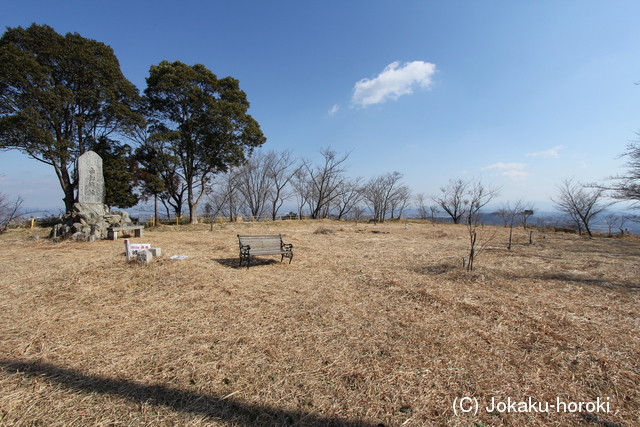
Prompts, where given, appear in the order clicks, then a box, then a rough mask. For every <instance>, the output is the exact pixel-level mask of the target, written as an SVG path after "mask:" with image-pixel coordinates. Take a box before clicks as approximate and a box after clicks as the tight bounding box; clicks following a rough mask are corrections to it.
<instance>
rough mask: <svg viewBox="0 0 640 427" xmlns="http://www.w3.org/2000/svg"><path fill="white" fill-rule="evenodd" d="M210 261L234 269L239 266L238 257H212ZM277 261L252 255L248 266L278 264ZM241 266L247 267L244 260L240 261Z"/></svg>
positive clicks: (278, 261)
mask: <svg viewBox="0 0 640 427" xmlns="http://www.w3.org/2000/svg"><path fill="white" fill-rule="evenodd" d="M212 261H215V262H217V263H218V264H220V265H222V266H224V267H229V268H235V269H238V268H240V259H239V258H237V257H236V258H216V259H213V260H212ZM279 263H280V260H275V259H265V258H253V257H252V258H251V263H250V265H249V266H250V267H258V266H261V265H271V264H279ZM242 268H247V263H246V262H243V263H242Z"/></svg>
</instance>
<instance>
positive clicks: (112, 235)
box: [107, 225, 144, 240]
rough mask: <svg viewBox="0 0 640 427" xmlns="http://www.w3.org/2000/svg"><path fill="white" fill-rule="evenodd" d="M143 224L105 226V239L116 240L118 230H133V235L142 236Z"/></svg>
mask: <svg viewBox="0 0 640 427" xmlns="http://www.w3.org/2000/svg"><path fill="white" fill-rule="evenodd" d="M143 229H144V225H127V226H123V227H109V228H107V239H109V240H118V232H119V231H133V233H134V236H135V237H142V230H143Z"/></svg>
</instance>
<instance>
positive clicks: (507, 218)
mask: <svg viewBox="0 0 640 427" xmlns="http://www.w3.org/2000/svg"><path fill="white" fill-rule="evenodd" d="M496 215H498V216H499V217H500V219H502V221H503V222H504V226H505V227H509V244H508V245H507V249H511V246H512V242H513V227H514V226H517V225H518V222H519V223H521V224H523V225H524V227H525V229H526V219H527V218H528V217H529V216H531V215H533V204H531V203H526V202H524V201H523V200H522V199H520V200H518V201H517V202H515V203H513V204H512V203H511V202H507V203H502V205H501V206H500V209H498V211H496Z"/></svg>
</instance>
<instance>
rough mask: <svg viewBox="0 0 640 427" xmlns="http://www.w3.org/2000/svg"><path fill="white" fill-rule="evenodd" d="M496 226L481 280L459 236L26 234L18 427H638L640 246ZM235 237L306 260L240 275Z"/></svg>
mask: <svg viewBox="0 0 640 427" xmlns="http://www.w3.org/2000/svg"><path fill="white" fill-rule="evenodd" d="M322 228H330V229H333V233H319V232H318V231H319V230H321V229H322ZM484 231H485V233H491V234H493V233H495V237H494V238H493V240H492V241H491V242H490V244H489V245H488V246H487V248H486V250H485V251H484V252H483V253H481V254H480V255H479V257H478V258H477V260H476V264H475V267H476V268H475V271H473V272H466V271H465V270H463V269H462V268H461V264H462V258H463V257H464V256H466V253H467V251H468V238H467V231H466V229H465V228H464V226H455V225H431V224H426V223H420V222H408V223H404V222H399V223H395V222H394V223H387V224H378V225H373V224H358V225H355V224H353V223H338V222H331V221H279V222H277V223H275V222H274V223H235V224H223V225H216V227H215V229H214V230H213V231H209V227H208V226H207V225H198V226H180V227H175V226H166V227H163V228H162V229H157V230H148V231H146V233H145V236H144V237H143V238H141V239H132V241H133V242H134V243H135V242H137V243H152V245H153V246H155V247H161V248H162V251H163V256H162V257H160V258H157V259H154V261H153V262H152V264H150V265H149V266H139V265H137V264H135V263H131V264H127V263H126V262H125V257H124V245H123V241H122V240H121V239H119V240H118V241H116V242H113V241H100V242H95V243H78V242H62V243H58V244H54V243H52V242H51V241H49V240H48V239H29V236H30V235H32V234H34V233H33V232H32V231H31V230H11V231H9V232H8V233H5V234H3V235H0V263H1V264H0V265H1V273H0V425H2V426H89V425H91V426H93V425H95V426H243V427H244V426H352V427H355V426H364V427H375V426H380V425H383V426H386V427H390V426H469V427H476V426H477V427H481V426H581V425H587V426H633V425H640V241H639V240H638V239H637V238H634V237H625V238H605V237H598V238H594V239H587V238H581V237H578V236H576V235H566V234H559V233H541V232H536V233H535V234H534V243H533V244H532V245H530V244H528V243H529V242H528V235H527V234H526V233H525V231H523V230H522V229H520V230H517V232H516V237H515V243H516V244H515V246H514V248H513V249H512V250H510V251H509V250H507V249H506V243H507V230H506V229H502V228H489V227H488V228H487V229H485V230H484ZM47 232H48V230H38V231H37V233H39V234H40V235H43V236H44V235H46V234H47ZM237 234H283V236H284V240H285V242H287V243H293V244H294V253H295V256H294V258H293V262H292V263H291V264H290V265H289V264H287V263H286V261H285V263H280V262H279V257H276V256H272V257H262V258H260V259H259V260H257V262H254V263H253V264H252V266H251V268H249V269H247V268H237V266H238V259H237V255H238V246H237V238H236V235H237ZM172 255H186V256H187V258H186V259H184V260H170V259H169V257H170V256H172ZM492 399H494V401H495V402H504V404H503V405H502V406H500V407H498V408H497V409H495V410H493V411H491V410H490V408H489V407H490V406H491V402H492ZM509 399H511V402H512V403H513V402H520V401H526V402H529V401H528V399H531V400H532V402H533V406H531V405H530V404H529V403H528V405H529V406H527V407H526V408H525V407H524V406H523V405H521V404H518V406H515V404H513V405H512V406H509V405H508V403H509ZM536 402H538V403H539V404H538V403H536ZM579 402H584V403H583V404H582V407H579ZM476 403H477V412H476ZM597 403H600V406H599V407H598V406H597ZM605 403H606V405H608V406H606V409H608V411H606V410H604V409H605ZM545 404H546V405H553V406H547V409H548V412H543V411H544V409H545ZM563 405H564V406H563ZM555 406H558V407H557V408H555ZM514 408H515V409H517V410H523V409H525V410H526V412H513V409H514ZM536 409H537V411H536ZM463 410H470V412H467V413H463Z"/></svg>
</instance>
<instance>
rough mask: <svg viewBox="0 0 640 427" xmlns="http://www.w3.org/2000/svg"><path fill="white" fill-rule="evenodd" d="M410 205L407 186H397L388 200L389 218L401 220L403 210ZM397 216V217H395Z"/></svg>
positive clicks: (409, 190) (409, 193)
mask: <svg viewBox="0 0 640 427" xmlns="http://www.w3.org/2000/svg"><path fill="white" fill-rule="evenodd" d="M410 203H411V189H410V188H409V186H408V185H404V184H403V185H400V186H398V187H397V188H396V189H395V191H394V192H393V194H392V195H391V199H390V200H389V208H390V213H391V218H398V219H400V218H402V214H403V213H404V210H405V209H407V208H408V207H409V206H410ZM396 214H397V216H396Z"/></svg>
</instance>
